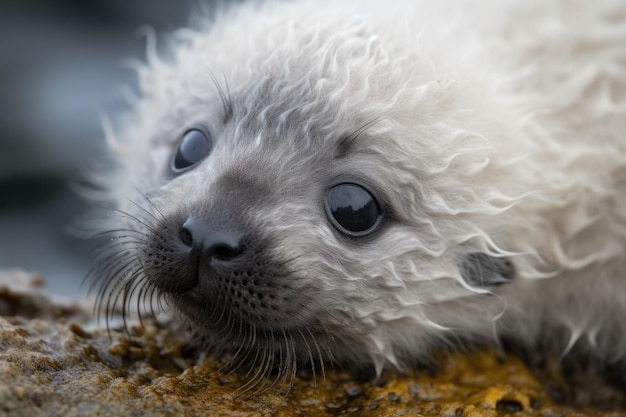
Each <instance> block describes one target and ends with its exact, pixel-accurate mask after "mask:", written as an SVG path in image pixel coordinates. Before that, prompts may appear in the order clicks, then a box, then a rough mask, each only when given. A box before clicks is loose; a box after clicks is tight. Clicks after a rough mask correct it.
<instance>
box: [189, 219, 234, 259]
mask: <svg viewBox="0 0 626 417" xmlns="http://www.w3.org/2000/svg"><path fill="white" fill-rule="evenodd" d="M228 226H229V225H228V224H227V222H223V224H219V225H217V224H215V223H214V222H211V221H206V220H204V219H202V218H197V217H189V218H188V219H187V221H185V223H184V224H183V225H182V226H181V228H180V232H179V237H180V240H181V242H182V243H183V244H184V245H185V246H187V247H189V248H195V249H196V251H199V253H202V254H203V256H205V257H206V259H207V260H208V259H216V260H220V261H230V260H232V259H234V258H236V257H237V256H239V255H240V254H241V253H242V252H243V245H242V244H241V240H242V236H241V234H240V233H239V232H238V231H237V230H236V229H235V228H232V227H228Z"/></svg>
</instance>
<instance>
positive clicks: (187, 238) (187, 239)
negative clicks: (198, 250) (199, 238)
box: [179, 226, 193, 247]
mask: <svg viewBox="0 0 626 417" xmlns="http://www.w3.org/2000/svg"><path fill="white" fill-rule="evenodd" d="M179 237H180V240H181V241H182V242H183V244H184V245H185V246H187V247H192V246H193V235H192V234H191V231H189V229H187V228H186V227H185V226H183V227H182V228H181V229H180V234H179Z"/></svg>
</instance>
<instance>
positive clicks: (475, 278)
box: [459, 252, 515, 288]
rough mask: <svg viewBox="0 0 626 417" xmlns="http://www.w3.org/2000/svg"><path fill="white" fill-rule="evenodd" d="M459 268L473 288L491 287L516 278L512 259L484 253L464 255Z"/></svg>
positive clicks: (464, 278)
mask: <svg viewBox="0 0 626 417" xmlns="http://www.w3.org/2000/svg"><path fill="white" fill-rule="evenodd" d="M459 268H460V269H461V276H462V277H463V280H464V281H465V282H466V283H467V284H468V285H470V286H472V287H481V288H482V287H491V286H493V285H500V284H505V283H507V282H509V281H511V280H512V279H513V278H515V265H513V262H512V261H511V260H510V259H508V258H505V257H496V256H491V255H488V254H486V253H483V252H473V253H469V254H467V255H464V256H463V258H462V259H461V262H460V265H459Z"/></svg>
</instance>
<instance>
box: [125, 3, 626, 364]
mask: <svg viewBox="0 0 626 417" xmlns="http://www.w3.org/2000/svg"><path fill="white" fill-rule="evenodd" d="M173 54H174V58H173V59H172V60H167V61H166V60H160V59H158V58H157V57H156V56H154V55H152V56H150V59H149V62H148V65H146V66H145V67H142V68H140V69H139V72H140V80H141V90H142V95H143V98H142V99H141V100H140V101H139V102H138V104H137V106H136V110H135V112H134V113H133V115H132V116H131V118H130V119H129V121H128V123H127V126H126V127H125V129H124V132H123V133H122V135H121V137H120V142H121V144H122V147H123V155H122V156H121V158H122V161H123V162H124V163H125V166H126V169H125V170H124V172H123V174H122V175H121V176H120V177H119V178H118V179H117V180H116V181H117V182H116V184H115V189H116V192H119V195H123V196H130V197H131V200H134V201H142V198H141V197H139V196H138V195H137V191H136V188H135V187H137V188H138V189H139V190H141V191H142V192H143V193H145V194H146V195H148V196H149V197H150V198H151V200H152V201H153V202H154V203H155V204H156V206H157V207H158V209H159V211H161V212H163V213H164V215H166V216H167V215H168V214H169V213H173V212H177V211H180V210H184V208H185V207H187V206H188V205H190V204H192V203H194V202H198V201H200V200H202V199H206V200H210V199H211V198H219V197H218V196H215V195H212V194H211V193H212V191H211V190H212V184H213V181H214V179H215V178H219V176H220V175H221V174H222V173H224V172H226V171H228V170H232V169H236V170H241V171H243V172H246V173H249V174H250V175H251V176H254V177H258V178H261V179H263V180H264V181H266V182H269V183H271V184H272V187H273V189H274V192H275V195H277V196H280V197H279V198H277V199H276V202H275V206H274V207H273V208H272V209H271V210H263V211H259V212H256V213H254V219H255V221H256V223H257V224H259V225H263V228H264V229H265V230H266V231H268V233H271V234H272V236H275V237H279V238H278V239H279V241H280V244H279V245H277V247H275V248H273V251H274V252H275V253H276V254H277V256H278V257H280V258H283V259H293V260H292V261H291V262H292V265H291V266H292V268H293V269H294V270H297V271H300V272H299V273H298V275H297V276H295V277H294V280H293V283H292V284H293V285H295V286H300V287H301V288H302V290H303V291H314V292H315V297H314V300H315V301H313V302H312V303H311V305H307V306H302V307H301V308H302V311H301V316H300V317H297V318H294V320H295V322H294V323H295V324H298V323H300V322H301V323H302V324H303V325H304V324H306V320H307V317H309V316H314V315H319V314H323V315H324V316H325V317H328V320H329V323H328V324H329V327H332V328H333V329H344V331H345V334H349V335H350V337H352V338H357V339H358V340H359V341H361V342H363V344H362V345H358V344H357V345H355V346H359V347H358V348H356V347H355V349H354V351H346V352H334V353H335V355H336V357H339V358H341V357H343V356H345V357H348V358H352V359H355V360H357V361H370V360H373V361H374V363H375V364H376V365H377V368H378V369H381V368H382V367H383V366H386V365H388V364H393V365H396V366H402V365H403V362H404V361H405V360H406V359H407V358H411V357H412V358H419V357H420V355H424V354H427V352H429V351H430V350H431V349H433V348H436V347H437V346H439V345H440V344H441V343H448V342H449V341H458V340H468V341H471V342H482V341H484V342H496V339H497V336H498V335H500V336H507V337H513V338H515V339H517V340H518V341H520V342H521V343H523V344H527V345H528V346H535V345H537V344H539V342H541V341H540V340H538V339H540V338H545V339H546V340H545V341H547V342H549V343H547V344H548V345H549V347H550V348H551V349H553V351H555V352H556V353H557V354H565V353H566V352H567V351H568V350H569V349H571V348H572V347H573V346H575V345H580V346H586V348H585V349H586V350H587V351H588V352H591V353H592V354H593V355H596V356H598V357H600V358H602V359H603V360H606V361H609V362H611V361H617V360H620V359H625V356H626V355H625V353H626V286H625V281H624V280H625V279H626V258H625V254H626V138H625V137H624V135H625V134H626V133H625V132H626V3H624V2H622V1H614V2H611V1H596V2H592V1H586V0H580V1H570V2H565V1H544V0H530V1H529V0H525V1H512V0H497V1H496V0H493V1H481V2H463V1H402V2H400V1H393V2H368V1H341V2H332V1H296V2H293V3H291V2H289V3H272V2H268V3H266V4H264V5H262V6H260V5H258V4H256V3H252V4H244V5H242V6H239V7H237V8H235V9H234V10H231V11H229V12H227V13H225V14H223V15H220V16H219V17H218V18H217V19H216V21H215V22H212V23H211V24H208V25H206V27H203V28H201V29H194V30H185V31H180V32H179V33H177V34H176V36H175V41H174V48H173ZM222 75H223V77H222ZM213 76H214V77H215V78H217V79H218V80H219V81H220V82H222V78H225V80H227V82H228V86H229V88H230V92H231V94H232V96H233V97H234V98H235V104H234V106H235V113H236V116H235V122H234V123H231V125H229V126H227V127H220V126H221V125H220V123H221V119H220V118H221V117H222V116H221V112H222V104H221V102H220V100H219V95H218V90H217V88H216V86H215V83H214V81H213V78H212V77H213ZM376 118H379V119H377V122H376V123H375V124H373V125H372V126H371V127H370V128H368V129H367V130H366V131H364V132H363V134H361V135H360V136H359V137H358V138H357V139H356V140H355V142H354V144H353V146H352V147H351V148H350V153H349V155H348V156H347V157H345V158H341V159H338V160H330V159H324V158H325V156H324V155H327V153H323V152H321V150H322V149H328V148H332V149H334V148H335V147H336V143H337V142H338V141H339V140H340V139H342V137H344V136H345V135H346V134H349V133H351V132H352V131H354V130H355V129H357V128H359V127H360V126H362V125H363V124H364V123H367V122H368V121H370V120H374V119H376ZM198 122H202V123H204V124H207V125H210V126H212V128H213V129H214V132H213V134H214V137H215V138H216V139H215V140H216V146H215V149H214V151H213V153H212V154H211V156H210V157H209V158H208V159H207V160H206V161H204V162H203V163H202V164H201V165H200V166H199V167H197V168H196V169H194V170H193V171H190V172H188V173H186V174H185V175H182V176H179V177H176V178H174V179H171V178H167V176H166V175H165V173H166V171H167V167H168V163H169V160H170V158H171V154H172V152H173V150H174V147H175V145H176V143H177V140H178V139H179V138H180V135H181V134H182V133H183V132H184V131H185V130H186V129H187V128H188V127H189V126H190V125H191V124H193V123H198ZM214 126H218V127H214ZM249 126H255V128H254V129H251V128H250V127H249ZM223 137H228V139H222V138H223ZM320 155H321V156H320ZM346 175H349V176H354V177H356V178H360V179H364V180H366V181H367V183H369V184H371V186H372V187H373V188H374V189H375V190H377V192H378V194H380V195H382V196H383V197H382V199H383V200H384V202H385V204H389V205H390V207H391V208H392V210H393V212H394V219H393V221H392V222H390V223H389V224H387V225H386V227H385V228H384V230H383V231H382V233H380V234H379V235H377V236H376V237H375V238H374V239H370V240H366V241H363V242H356V243H355V242H353V241H350V240H347V239H345V238H344V237H342V236H341V235H340V234H338V233H337V231H335V230H334V229H333V227H332V226H331V225H330V223H329V222H328V221H327V218H326V215H325V213H324V209H323V201H322V197H321V194H320V191H319V190H320V189H321V187H322V186H323V185H324V184H325V183H324V182H323V181H327V180H328V181H329V179H332V178H340V177H342V176H346ZM320 178H322V179H324V180H323V181H320ZM119 201H120V207H121V208H122V209H123V210H126V211H129V212H137V211H138V209H137V207H135V206H134V205H133V204H131V203H128V202H127V201H126V200H125V197H124V198H120V199H119ZM144 209H149V210H152V208H151V207H149V206H146V207H144ZM133 227H137V225H135V226H133ZM477 251H483V252H488V253H490V254H492V255H495V256H508V257H509V258H510V259H511V260H512V261H513V262H514V264H515V265H516V268H517V276H516V278H515V279H514V280H513V282H511V283H508V284H506V285H503V286H500V287H497V288H495V289H485V288H471V287H469V286H468V285H467V284H466V283H465V282H464V281H463V280H462V278H461V276H460V273H459V269H458V259H459V256H461V255H462V254H465V253H471V252H477ZM486 292H492V293H493V294H492V295H487V294H485V293H486ZM337 337H338V338H341V337H342V333H341V331H339V332H338V333H337ZM541 344H543V343H541Z"/></svg>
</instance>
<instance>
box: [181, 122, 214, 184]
mask: <svg viewBox="0 0 626 417" xmlns="http://www.w3.org/2000/svg"><path fill="white" fill-rule="evenodd" d="M212 147H213V141H212V140H211V135H210V134H209V132H208V131H206V130H205V129H202V128H193V129H190V130H188V131H187V132H185V134H184V135H183V137H182V138H181V139H180V142H179V143H178V147H177V148H176V153H174V157H173V158H172V163H171V167H172V171H173V172H174V173H176V174H180V173H181V172H184V171H186V170H188V169H190V168H192V167H194V166H195V165H196V164H197V163H198V162H200V161H202V160H203V159H204V158H206V157H207V155H208V154H209V153H210V152H211V148H212Z"/></svg>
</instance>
